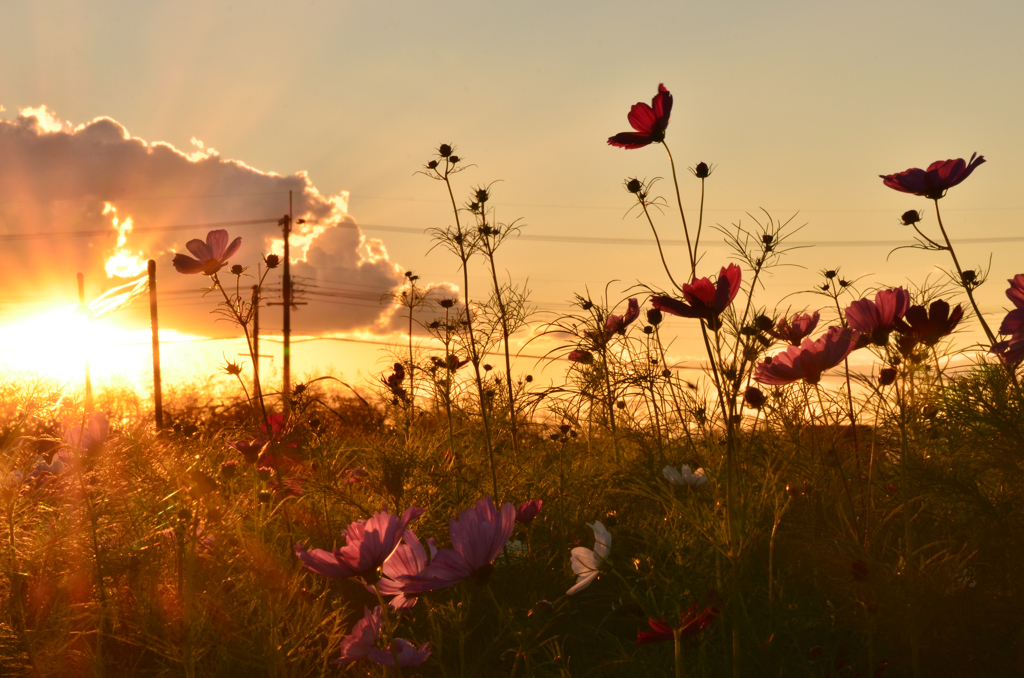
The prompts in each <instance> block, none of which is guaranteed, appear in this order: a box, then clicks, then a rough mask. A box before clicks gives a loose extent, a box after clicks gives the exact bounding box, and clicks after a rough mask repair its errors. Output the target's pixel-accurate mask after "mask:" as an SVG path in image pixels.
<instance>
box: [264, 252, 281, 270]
mask: <svg viewBox="0 0 1024 678" xmlns="http://www.w3.org/2000/svg"><path fill="white" fill-rule="evenodd" d="M263 263H264V264H266V265H267V268H277V267H278V266H280V265H281V257H279V256H278V255H276V254H268V255H267V256H265V257H263Z"/></svg>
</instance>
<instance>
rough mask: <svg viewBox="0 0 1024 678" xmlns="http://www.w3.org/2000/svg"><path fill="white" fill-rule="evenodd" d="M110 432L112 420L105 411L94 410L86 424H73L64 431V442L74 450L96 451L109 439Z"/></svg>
mask: <svg viewBox="0 0 1024 678" xmlns="http://www.w3.org/2000/svg"><path fill="white" fill-rule="evenodd" d="M109 434H110V422H109V421H107V415H106V414H104V413H103V412H93V413H92V414H91V415H89V420H88V421H86V422H85V423H84V424H79V425H78V426H72V427H70V428H68V430H67V431H65V432H64V442H65V443H67V445H68V447H70V448H71V449H72V450H75V449H82V450H85V451H86V452H95V451H96V450H97V449H98V448H99V447H100V446H101V445H103V443H105V442H106V441H107V436H108V435H109Z"/></svg>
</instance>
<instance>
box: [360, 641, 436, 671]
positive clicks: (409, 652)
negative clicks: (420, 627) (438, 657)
mask: <svg viewBox="0 0 1024 678" xmlns="http://www.w3.org/2000/svg"><path fill="white" fill-rule="evenodd" d="M396 655H397V656H398V665H399V666H419V665H421V664H422V663H423V662H425V661H427V659H429V658H430V643H429V642H426V643H423V644H422V645H420V646H419V648H417V647H416V646H414V645H413V644H412V643H410V642H409V641H408V640H406V639H405V638H395V639H394V640H393V641H391V645H389V646H388V647H386V648H384V649H383V650H381V649H378V648H376V647H374V648H370V654H369V656H370V661H372V662H374V663H377V664H380V665H381V666H391V667H394V665H395V656H396Z"/></svg>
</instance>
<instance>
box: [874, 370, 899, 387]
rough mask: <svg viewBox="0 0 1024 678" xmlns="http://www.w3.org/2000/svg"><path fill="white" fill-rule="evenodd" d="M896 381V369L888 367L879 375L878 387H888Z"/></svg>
mask: <svg viewBox="0 0 1024 678" xmlns="http://www.w3.org/2000/svg"><path fill="white" fill-rule="evenodd" d="M894 381H896V368H895V367H886V368H884V369H882V370H881V371H879V373H878V385H879V386H888V385H889V384H891V383H893V382H894Z"/></svg>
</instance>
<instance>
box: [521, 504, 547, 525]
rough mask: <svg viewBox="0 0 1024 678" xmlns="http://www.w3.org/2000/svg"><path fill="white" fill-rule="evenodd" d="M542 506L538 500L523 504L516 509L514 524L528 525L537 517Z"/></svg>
mask: <svg viewBox="0 0 1024 678" xmlns="http://www.w3.org/2000/svg"><path fill="white" fill-rule="evenodd" d="M543 505H544V502H543V501H542V500H540V499H531V500H530V501H527V502H523V503H522V504H520V505H519V506H517V507H516V522H517V523H522V524H523V525H529V524H530V523H531V522H532V521H533V519H534V518H536V517H537V514H538V513H540V507H541V506H543Z"/></svg>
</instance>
